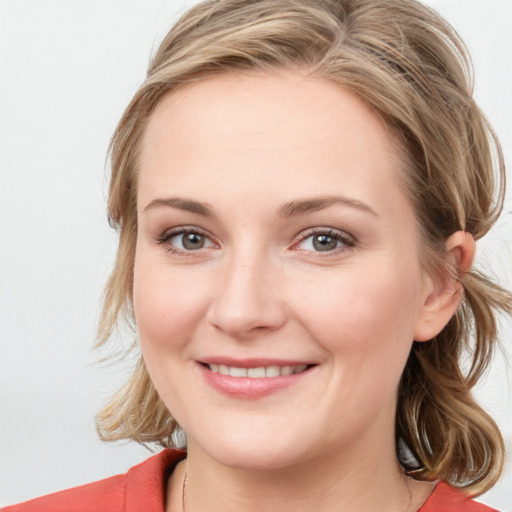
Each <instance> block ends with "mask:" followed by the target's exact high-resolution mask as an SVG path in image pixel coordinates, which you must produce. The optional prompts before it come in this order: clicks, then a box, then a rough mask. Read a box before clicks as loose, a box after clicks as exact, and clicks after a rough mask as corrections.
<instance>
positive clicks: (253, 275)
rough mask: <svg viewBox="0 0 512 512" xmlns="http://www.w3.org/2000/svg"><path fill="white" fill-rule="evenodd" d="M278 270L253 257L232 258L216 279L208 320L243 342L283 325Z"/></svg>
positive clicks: (282, 304) (265, 261) (283, 308)
mask: <svg viewBox="0 0 512 512" xmlns="http://www.w3.org/2000/svg"><path fill="white" fill-rule="evenodd" d="M280 273H281V272H280V269H279V268H276V265H274V266H273V265H271V264H270V263H269V262H268V261H267V260H264V259H263V258H256V257H251V258H248V257H239V258H236V257H233V258H231V261H230V262H228V263H227V264H226V266H225V268H224V271H223V272H221V274H220V275H219V283H220V284H219V286H218V287H217V293H216V295H215V297H214V298H213V300H212V302H211V304H210V307H209V310H208V313H207V320H208V322H209V323H210V325H213V326H214V327H215V328H216V329H218V330H220V331H222V332H224V333H225V334H227V335H229V336H230V337H233V338H237V339H246V338H250V337H253V336H254V335H256V334H257V333H263V332H265V331H268V332H271V331H275V330H277V329H279V328H280V327H282V326H283V325H284V324H285V323H286V319H287V313H286V305H285V302H284V300H283V298H282V297H281V293H280V280H279V274H280Z"/></svg>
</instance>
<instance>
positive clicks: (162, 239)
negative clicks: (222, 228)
mask: <svg viewBox="0 0 512 512" xmlns="http://www.w3.org/2000/svg"><path fill="white" fill-rule="evenodd" d="M186 233H193V234H197V235H201V236H204V237H205V238H207V239H208V240H209V241H210V242H211V243H212V245H214V246H218V244H217V242H215V240H214V238H213V236H212V235H211V234H210V233H209V232H208V231H206V230H204V229H202V228H200V227H198V226H193V225H185V226H176V227H174V228H170V229H167V230H165V231H164V232H163V233H162V234H161V235H159V236H157V237H156V239H155V242H156V243H157V244H158V245H167V250H168V251H169V252H171V253H174V254H179V255H184V256H194V255H195V254H194V253H198V252H200V251H201V249H210V248H211V246H210V247H202V248H200V249H197V250H195V251H186V250H182V249H179V248H177V247H174V246H172V245H171V244H170V241H171V239H173V238H174V237H176V236H179V235H183V234H186Z"/></svg>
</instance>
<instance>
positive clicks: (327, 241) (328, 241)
mask: <svg viewBox="0 0 512 512" xmlns="http://www.w3.org/2000/svg"><path fill="white" fill-rule="evenodd" d="M337 242H338V241H337V240H336V238H334V237H332V236H329V235H317V236H315V238H314V239H313V247H314V248H315V249H316V250H317V251H331V250H333V249H336V244H337Z"/></svg>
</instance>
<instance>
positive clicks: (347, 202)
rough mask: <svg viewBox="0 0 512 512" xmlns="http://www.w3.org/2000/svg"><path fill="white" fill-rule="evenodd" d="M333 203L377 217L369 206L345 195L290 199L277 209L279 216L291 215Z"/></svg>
mask: <svg viewBox="0 0 512 512" xmlns="http://www.w3.org/2000/svg"><path fill="white" fill-rule="evenodd" d="M333 204H342V205H344V206H349V207H350V208H355V209H356V210H360V211H362V212H366V213H370V214H371V215H373V216H375V217H378V215H377V212H376V211H375V210H373V209H372V208H370V207H369V206H368V205H367V204H365V203H362V202H361V201H358V200H357V199H352V198H350V197H345V196H321V197H312V198H310V199H301V200H297V201H290V202H289V203H286V204H284V205H283V206H282V207H281V208H280V210H279V216H280V217H292V216H296V215H306V214H308V213H313V212H316V211H319V210H323V209H324V208H327V207H329V206H332V205H333Z"/></svg>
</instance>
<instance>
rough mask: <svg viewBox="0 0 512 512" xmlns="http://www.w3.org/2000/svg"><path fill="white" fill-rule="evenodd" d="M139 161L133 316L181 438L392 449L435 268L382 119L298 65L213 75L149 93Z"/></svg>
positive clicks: (293, 456) (214, 449) (206, 447)
mask: <svg viewBox="0 0 512 512" xmlns="http://www.w3.org/2000/svg"><path fill="white" fill-rule="evenodd" d="M139 163H140V174H139V182H138V216H139V227H138V238H137V249H136V257H135V275H134V289H133V300H134V308H135V317H136V321H137V325H138V329H139V334H140V342H141V346H142V351H143V355H144V359H145V361H146V365H147V368H148V371H149V373H150V375H151V378H152V380H153V382H154V385H155V387H156V389H157V390H158V392H159V394H160V396H161V398H162V400H163V401H164V402H165V404H166V405H167V407H168V408H169V410H170V411H171V413H172V414H173V416H174V417H175V418H176V419H177V421H178V422H179V423H180V425H181V426H182V427H183V428H184V429H185V431H186V432H187V436H188V443H189V450H195V453H202V454H206V455H207V456H209V457H212V458H213V459H215V460H217V461H220V462H222V463H224V464H227V465H231V466H236V467H246V468H264V467H268V466H272V467H284V466H287V465H291V464H294V463H299V462H302V461H305V460H308V459H311V458H312V457H314V456H316V455H325V454H333V453H340V454H341V453H344V454H347V453H349V452H352V451H353V452H354V453H357V456H358V457H360V456H361V453H364V452H365V451H367V452H368V456H375V453H380V452H381V451H382V447H383V446H386V443H387V445H390V446H391V448H390V449H394V446H393V442H392V441H393V439H394V437H393V436H394V432H393V428H394V414H395V405H396V393H397V386H398V382H399V379H400V375H401V373H402V370H403V367H404V365H405V362H406V360H407V356H408V354H409V351H410V348H411V344H412V341H413V339H414V338H415V335H416V332H417V330H418V329H420V326H421V324H422V321H423V317H422V313H423V307H424V303H425V301H426V298H427V297H428V295H429V293H430V292H431V291H432V283H431V280H430V279H428V278H426V277H425V276H424V275H423V273H422V271H421V269H420V265H419V257H418V252H419V244H418V230H417V226H416V221H415V217H414V212H413V207H412V205H411V204H410V201H409V200H408V198H407V197H406V195H405V194H404V192H403V191H402V189H401V187H400V185H399V182H398V175H399V169H400V165H401V162H400V161H399V160H398V157H397V154H396V152H395V150H394V146H393V141H392V137H391V135H390V133H389V132H388V131H387V130H386V128H385V127H384V125H383V124H382V123H381V122H380V121H379V119H378V118H377V117H376V116H375V115H374V114H373V113H372V112H371V111H370V110H369V109H368V108H367V107H366V106H365V105H364V104H363V103H362V102H360V101H359V100H358V99H357V98H356V97H355V96H353V95H352V94H351V93H349V92H347V91H345V90H344V89H342V88H341V87H339V86H337V85H335V84H333V83H330V82H328V81H324V80H321V79H317V78H308V77H306V76H305V75H303V74H300V73H292V72H283V73H280V74H278V73H275V74H256V73H254V74H244V75H224V76H218V77H212V78H208V79H205V80H202V81H200V82H198V83H196V84H193V85H190V86H187V87H185V88H183V89H181V90H179V91H177V92H174V93H172V94H170V95H168V96H167V97H165V98H164V99H163V100H162V101H161V103H160V104H159V105H158V107H157V108H156V110H155V112H154V113H153V114H152V117H151V120H150V123H149V125H148V127H147V130H146V133H145V138H144V140H143V143H142V148H141V153H140V161H139ZM376 450H377V451H376ZM371 454H373V455H371Z"/></svg>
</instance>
